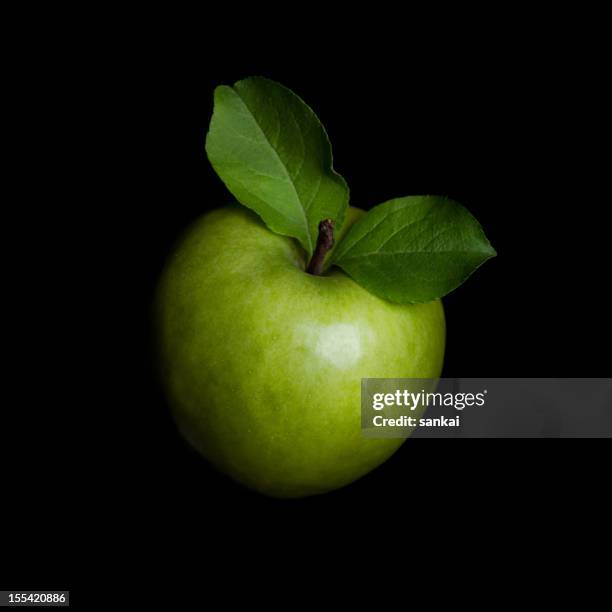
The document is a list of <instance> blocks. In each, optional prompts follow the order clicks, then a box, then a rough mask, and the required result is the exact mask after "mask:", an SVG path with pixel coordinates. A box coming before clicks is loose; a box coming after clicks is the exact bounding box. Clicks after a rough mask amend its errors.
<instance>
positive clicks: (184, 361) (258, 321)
mask: <svg viewBox="0 0 612 612" xmlns="http://www.w3.org/2000/svg"><path fill="white" fill-rule="evenodd" d="M360 214H363V211H360V210H359V209H355V208H351V209H349V212H348V215H347V220H346V222H345V224H344V227H343V228H342V232H341V234H340V235H339V237H341V235H342V234H344V233H345V232H346V231H347V229H348V228H349V226H350V225H351V224H352V223H354V221H355V220H356V218H357V217H358V216H359V215H360ZM304 257H305V256H304V254H303V251H302V249H301V247H300V246H299V245H298V244H297V242H296V241H294V240H293V239H290V238H287V237H284V236H280V235H277V234H275V233H273V232H271V231H270V230H268V229H267V228H266V227H265V226H264V224H263V222H262V221H261V220H260V219H259V218H258V217H257V216H256V215H255V214H253V213H252V212H251V211H249V210H247V209H245V208H243V207H240V206H234V205H232V206H228V207H225V208H221V209H217V210H215V211H212V212H210V213H207V214H205V215H204V216H203V217H201V218H200V219H199V220H198V221H196V223H195V224H194V225H193V226H192V227H191V229H190V230H188V232H187V233H186V235H185V236H184V238H183V239H182V241H181V242H180V244H179V245H178V247H177V249H176V250H175V252H174V253H173V255H172V256H171V257H170V258H169V261H168V263H167V265H166V268H165V270H164V272H163V274H162V278H161V281H160V284H159V288H158V293H157V297H156V325H157V332H158V341H159V350H160V361H161V364H160V365H161V375H162V382H163V385H164V387H165V391H166V394H167V398H168V401H169V404H170V406H171V408H172V411H173V415H174V418H175V420H176V422H177V425H178V427H179V430H180V431H181V433H182V434H183V436H184V437H185V438H186V439H187V440H188V441H189V442H190V443H191V445H192V446H193V447H195V448H196V449H197V450H198V451H199V452H200V453H201V454H202V455H203V456H204V457H206V458H207V459H208V460H209V461H210V462H211V463H212V464H213V465H215V466H216V467H217V468H218V469H219V470H221V471H222V472H224V473H226V474H228V475H229V476H230V477H232V478H233V479H234V480H236V481H238V482H240V483H242V484H244V485H246V486H247V487H249V488H251V489H255V490H257V491H259V492H261V493H264V494H267V495H270V496H274V497H283V498H289V497H303V496H307V495H315V494H319V493H324V492H326V491H330V490H333V489H336V488H339V487H342V486H344V485H346V484H348V483H350V482H352V481H354V480H356V479H357V478H360V477H361V476H363V475H364V474H367V473H368V472H369V471H371V470H372V469H374V468H375V467H376V466H378V465H380V464H381V463H383V462H384V461H385V460H386V459H387V458H388V457H390V456H391V455H392V454H393V453H394V452H395V451H396V450H397V449H398V448H399V447H400V446H401V444H402V443H403V442H404V440H403V439H397V438H394V439H372V438H365V437H364V436H363V435H362V433H361V409H360V395H361V378H362V377H363V378H365V377H378V378H437V377H439V375H440V372H441V369H442V361H443V357H444V343H445V321H444V311H443V308H442V303H441V302H440V301H439V300H436V301H433V302H429V303H427V304H414V305H398V304H392V303H390V302H387V301H384V300H382V299H380V298H378V297H376V296H374V295H372V294H370V293H368V292H367V291H366V290H365V289H363V288H361V287H360V286H359V285H357V284H356V283H355V282H354V281H353V280H351V279H350V278H349V277H348V276H347V275H346V274H345V273H344V272H342V271H341V270H339V269H337V268H332V269H331V271H329V272H327V273H325V274H324V275H322V276H313V275H311V274H308V273H306V272H305V271H304V270H305V267H306V263H307V262H306V261H305V259H304Z"/></svg>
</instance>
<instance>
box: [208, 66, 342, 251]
mask: <svg viewBox="0 0 612 612" xmlns="http://www.w3.org/2000/svg"><path fill="white" fill-rule="evenodd" d="M206 152H207V154H208V159H209V160H210V163H211V164H212V166H213V168H214V169H215V171H216V172H217V174H218V175H219V176H220V177H221V180H223V182H224V183H225V184H226V186H227V188H228V189H229V190H230V191H231V192H232V194H233V195H234V196H235V197H236V199H237V200H238V201H239V202H240V203H241V204H243V205H244V206H247V207H248V208H251V209H252V210H254V211H255V212H256V213H257V214H258V215H259V216H260V217H261V218H262V219H263V220H264V222H265V223H266V225H267V226H268V227H269V228H270V229H271V230H273V231H274V232H277V233H279V234H284V235H286V236H292V237H294V238H297V239H298V240H299V241H300V243H301V244H302V246H303V247H304V248H305V249H306V251H307V253H308V255H312V252H313V250H314V247H315V244H316V241H317V233H318V225H319V222H320V221H322V220H323V219H333V220H334V221H335V222H336V227H337V228H339V227H340V226H341V225H342V222H343V221H344V215H345V213H346V208H347V206H348V187H347V185H346V183H345V181H344V179H343V178H342V177H341V176H340V175H339V174H337V173H336V172H335V171H334V169H333V167H332V153H331V145H330V142H329V139H328V138H327V134H326V133H325V130H324V128H323V126H322V125H321V123H320V122H319V120H318V119H317V116H316V115H315V114H314V112H313V111H312V110H311V109H310V108H309V107H308V106H307V105H306V104H305V103H304V102H303V101H302V100H301V99H300V98H298V96H296V95H295V94H294V93H293V92H291V91H290V90H289V89H287V88H286V87H283V86H282V85H280V84H279V83H275V82H274V81H270V80H268V79H264V78H261V77H252V78H248V79H244V80H243V81H238V82H237V83H236V84H235V85H234V87H227V86H220V87H217V88H216V90H215V106H214V112H213V116H212V119H211V122H210V129H209V131H208V135H207V137H206Z"/></svg>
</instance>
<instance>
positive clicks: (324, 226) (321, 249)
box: [306, 219, 334, 276]
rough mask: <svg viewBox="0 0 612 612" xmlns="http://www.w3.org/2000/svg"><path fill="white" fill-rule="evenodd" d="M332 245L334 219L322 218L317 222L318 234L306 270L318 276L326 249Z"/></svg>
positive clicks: (321, 269)
mask: <svg viewBox="0 0 612 612" xmlns="http://www.w3.org/2000/svg"><path fill="white" fill-rule="evenodd" d="M333 246H334V221H333V219H323V221H321V223H319V236H318V237H317V246H316V247H315V250H314V253H313V254H312V259H311V260H310V263H309V264H308V267H307V268H306V272H308V273H309V274H314V275H315V276H320V275H321V273H322V272H323V262H324V261H325V256H326V255H327V253H328V251H329V250H330V249H331V248H332V247H333Z"/></svg>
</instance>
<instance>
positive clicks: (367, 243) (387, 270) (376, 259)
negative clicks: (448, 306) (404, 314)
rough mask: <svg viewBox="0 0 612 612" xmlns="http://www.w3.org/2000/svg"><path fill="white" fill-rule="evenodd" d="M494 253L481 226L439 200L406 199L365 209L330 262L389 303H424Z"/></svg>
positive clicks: (449, 288) (460, 208)
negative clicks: (368, 210) (368, 209)
mask: <svg viewBox="0 0 612 612" xmlns="http://www.w3.org/2000/svg"><path fill="white" fill-rule="evenodd" d="M495 255H496V253H495V250H494V249H493V247H492V246H491V245H490V243H489V241H488V240H487V238H486V236H485V235H484V232H483V231H482V228H481V227H480V224H479V223H478V221H476V219H475V218H474V217H473V216H472V215H471V214H470V213H469V212H468V211H467V210H466V209H465V208H463V206H461V204H459V203H457V202H454V201H453V200H449V199H448V198H444V197H441V196H410V197H406V198H398V199H395V200H390V201H388V202H385V203H384V204H380V205H378V206H376V207H375V208H373V209H372V210H370V212H368V213H367V214H366V215H364V216H363V217H362V218H361V219H359V221H357V222H356V223H355V225H353V227H351V229H350V231H349V232H348V234H347V235H346V237H345V238H344V239H343V240H342V242H340V244H338V246H337V247H336V250H335V252H334V253H333V257H332V261H331V263H332V264H335V265H337V266H339V267H341V268H342V269H343V270H344V271H345V272H347V273H348V274H349V275H350V276H351V277H352V278H353V279H354V280H355V281H356V282H357V283H359V284H360V285H361V286H362V287H364V288H365V289H367V290H368V291H370V292H371V293H374V294H375V295H377V296H379V297H381V298H384V299H386V300H389V301H392V302H399V303H406V302H428V301H430V300H433V299H436V298H439V297H442V296H443V295H446V294H447V293H449V292H450V291H452V290H453V289H455V288H457V287H458V286H459V285H460V284H461V283H463V281H465V279H466V278H467V277H468V276H469V275H470V274H471V273H472V272H473V271H474V270H475V269H476V268H478V266H480V265H481V264H482V263H484V262H485V261H486V260H487V259H489V258H490V257H494V256H495Z"/></svg>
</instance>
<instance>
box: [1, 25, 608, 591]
mask: <svg viewBox="0 0 612 612" xmlns="http://www.w3.org/2000/svg"><path fill="white" fill-rule="evenodd" d="M493 39H494V36H492V38H491V40H488V41H487V44H486V45H485V46H484V47H483V46H480V47H477V48H476V49H474V50H472V52H465V50H464V52H462V53H459V52H458V47H457V46H455V45H453V44H450V45H448V46H447V47H446V48H445V49H444V51H443V52H441V51H440V50H438V51H440V52H438V53H436V52H434V48H435V45H428V46H420V45H418V44H414V43H413V44H406V45H404V44H402V41H397V40H396V41H395V44H394V45H392V46H389V41H386V43H385V45H386V46H384V47H381V46H380V43H379V42H378V40H376V41H375V40H373V39H365V40H362V41H360V44H359V45H358V46H357V47H348V48H343V49H338V50H337V52H336V53H335V54H334V56H333V58H331V59H330V58H326V57H327V55H328V53H327V52H325V53H321V56H313V55H309V56H308V57H302V56H301V54H299V53H297V51H294V52H293V53H291V54H289V56H288V57H282V54H278V53H274V52H272V53H270V54H269V55H268V56H266V57H265V58H263V57H259V55H258V54H257V53H256V49H255V46H253V45H250V46H249V45H247V46H246V47H241V49H242V51H240V49H235V53H233V54H232V53H229V52H227V50H225V52H224V53H219V52H217V53H215V52H214V50H213V49H212V47H211V48H207V49H206V50H204V51H202V50H200V51H198V49H197V45H194V46H193V47H192V46H183V45H182V44H181V42H180V40H179V39H176V40H175V39H172V40H171V41H170V40H166V39H164V37H163V36H162V37H161V38H160V39H159V40H156V44H153V45H151V46H146V45H145V46H143V47H141V46H136V47H137V48H136V49H132V50H131V51H132V53H131V54H129V55H126V57H125V60H124V62H123V65H122V66H121V68H122V70H121V71H117V73H116V75H114V78H111V81H110V82H111V83H113V85H114V86H115V87H114V88H113V89H111V90H105V91H103V88H94V92H97V95H98V96H99V100H98V101H99V102H102V104H101V107H99V108H101V109H102V110H101V111H100V110H98V111H95V112H94V111H91V112H90V113H89V114H88V115H87V117H86V118H85V119H86V122H85V123H84V125H86V126H87V127H86V129H85V138H86V139H87V140H90V141H96V140H97V139H100V140H104V139H107V140H111V141H112V142H111V143H110V145H111V146H110V147H109V151H112V154H107V155H105V156H104V161H103V162H100V166H99V167H97V168H95V169H94V168H91V167H90V168H89V170H95V171H96V178H95V179H89V178H88V179H87V180H86V181H84V182H83V183H78V189H77V192H78V193H77V194H76V195H77V199H76V201H75V203H74V205H66V206H64V207H63V208H62V210H61V213H62V214H61V215H60V216H59V217H55V218H53V219H51V215H49V213H46V214H45V216H44V217H43V219H44V222H45V225H46V227H45V228H43V227H41V222H40V221H39V224H38V226H36V236H37V238H38V236H39V235H40V236H44V237H45V239H44V240H42V241H39V245H40V251H42V252H43V253H44V255H45V257H47V258H48V262H47V264H46V265H45V266H43V267H42V269H41V270H40V272H39V273H38V274H37V276H36V278H37V279H38V280H37V282H38V288H39V290H38V291H37V295H38V299H37V301H36V303H35V306H33V307H31V310H28V311H27V313H26V314H27V317H28V320H29V321H30V322H31V324H32V325H34V324H35V323H36V321H37V320H39V319H40V313H41V311H44V312H45V313H46V318H51V319H52V320H53V321H55V323H54V324H53V325H52V328H53V329H52V333H51V335H50V338H49V341H48V342H45V347H44V348H43V349H41V355H42V357H40V358H38V359H37V360H35V362H34V363H33V364H31V367H32V368H36V371H37V372H38V371H40V372H41V374H40V377H39V384H37V385H32V384H31V383H29V380H30V379H29V377H28V376H27V375H26V376H25V377H24V381H25V380H27V381H28V383H23V384H22V385H21V398H22V401H21V402H20V404H19V406H21V407H22V411H21V413H20V414H19V415H17V414H15V415H13V416H14V417H15V418H14V423H13V422H11V429H10V430H9V429H5V431H8V432H9V434H8V436H6V437H7V438H10V439H9V440H7V444H5V447H4V448H5V449H6V450H7V464H6V465H9V463H8V461H10V465H12V466H13V468H12V470H11V472H10V477H9V479H8V483H9V488H11V490H13V491H20V494H19V496H13V499H12V501H11V503H10V507H9V509H8V511H7V514H6V524H7V525H8V526H9V529H8V531H9V532H10V535H9V538H10V545H11V547H12V549H13V550H14V551H15V561H14V564H13V569H14V570H15V571H16V575H17V576H22V577H24V578H23V579H25V580H30V579H33V578H31V577H36V579H37V580H38V582H37V583H36V584H38V585H40V584H41V583H40V581H41V580H42V581H45V580H46V581H47V583H49V582H51V583H52V584H53V585H55V586H56V587H58V586H60V585H65V586H70V587H71V588H73V589H77V590H78V588H79V586H84V585H85V584H90V583H96V582H97V580H99V578H97V577H96V576H99V572H100V571H105V570H108V571H109V572H111V573H112V575H113V576H114V577H115V578H117V577H118V576H123V577H124V578H126V576H128V575H130V572H135V571H136V569H138V570H141V569H142V568H143V567H144V568H147V569H149V568H150V566H153V568H155V565H156V563H157V559H158V555H160V551H164V553H163V554H162V555H161V556H163V558H164V560H165V562H168V561H170V562H174V561H175V560H177V559H180V558H181V557H182V555H183V553H184V551H191V553H192V554H194V555H195V556H198V555H201V556H202V557H205V558H206V557H209V558H215V559H216V560H217V562H218V564H219V565H221V566H222V567H228V566H230V567H231V566H232V565H234V564H236V563H237V562H238V561H237V560H239V563H240V564H242V565H248V566H252V565H253V564H257V563H258V551H261V550H262V549H266V550H268V552H270V551H271V552H272V554H273V555H274V556H276V558H277V560H279V559H280V560H283V559H288V558H293V555H296V554H297V555H298V556H302V555H304V556H305V555H306V554H307V553H314V554H316V555H317V556H318V558H319V563H324V564H330V565H332V566H333V563H334V558H335V555H336V554H337V553H338V550H340V549H343V548H345V547H346V546H347V543H350V544H351V545H353V546H355V545H356V546H359V542H360V541H362V538H363V537H364V535H365V534H367V533H371V529H372V528H373V527H372V526H373V525H377V526H379V527H380V528H381V529H383V531H384V530H389V532H390V534H391V536H392V537H394V538H395V537H399V536H400V534H401V536H402V537H411V538H414V537H415V536H416V532H418V531H419V530H421V529H422V530H425V531H426V532H428V533H432V534H436V535H437V536H442V535H443V534H444V533H448V532H450V533H453V534H454V535H453V536H452V537H453V538H458V537H463V538H465V539H468V540H469V538H470V537H471V533H473V531H472V528H471V527H469V526H467V524H468V523H469V521H471V520H472V519H476V520H482V521H483V522H484V521H485V519H491V517H492V516H493V517H500V523H498V524H497V526H495V527H492V529H493V531H494V533H496V534H497V535H496V537H498V538H503V539H505V538H508V539H511V538H512V534H513V533H514V532H515V530H516V529H517V527H516V525H515V523H514V519H513V518H508V517H517V516H518V517H523V518H524V517H525V515H526V514H529V516H530V520H531V521H533V522H534V523H537V524H538V525H539V526H540V529H541V534H545V533H547V531H548V529H549V528H550V524H549V520H550V516H551V513H554V511H555V509H557V508H565V507H567V505H568V504H570V503H572V502H574V501H575V500H576V499H580V500H582V501H583V502H584V503H585V504H586V506H587V507H589V508H593V512H596V511H597V510H596V508H597V507H598V506H597V504H596V503H595V500H597V499H598V498H599V497H600V496H601V495H602V491H603V489H604V488H605V487H604V482H605V474H604V473H603V472H604V467H605V466H606V465H607V463H608V461H607V458H608V455H607V454H606V455H604V450H603V448H602V447H601V445H600V441H596V440H594V441H575V442H569V441H563V442H554V441H550V440H548V441H517V440H514V441H507V440H473V441H461V442H457V441H451V440H445V441H432V440H418V441H414V442H411V441H408V442H407V443H406V444H405V445H404V446H403V447H402V448H401V449H400V451H399V452H398V453H396V455H395V456H394V457H392V458H391V459H390V460H389V461H388V462H387V463H385V464H384V465H383V466H381V467H380V468H379V469H377V470H375V471H374V472H373V473H371V474H369V475H368V476H366V477H364V478H363V479H361V480H360V481H358V482H356V483H354V484H352V485H350V486H349V487H346V488H345V489H342V490H340V491H336V492H333V493H330V494H327V495H324V496H320V497H315V498H310V499H304V500H292V501H278V500H273V499H268V498H265V497H262V496H259V495H257V494H255V493H251V492H249V491H247V490H245V489H243V488H241V487H239V486H237V485H235V484H233V483H232V482H230V481H228V480H227V479H226V478H225V477H223V476H221V475H218V474H216V473H215V472H214V471H212V470H211V469H210V468H209V467H208V466H207V465H206V463H205V462H204V461H203V460H202V459H201V458H199V457H198V456H197V455H196V454H195V453H194V452H192V451H191V450H190V449H189V448H188V447H187V445H186V444H185V443H184V442H183V441H182V440H181V439H180V437H179V436H178V434H177V432H176V430H175V428H174V425H173V423H172V420H171V418H170V416H169V411H168V408H167V406H166V404H165V401H164V398H163V395H162V394H161V392H160V389H159V386H158V383H157V379H156V376H155V369H154V358H153V355H152V351H151V325H150V318H149V309H150V305H151V300H152V296H153V291H154V288H155V283H156V280H157V278H158V276H159V273H160V270H161V267H162V265H163V262H164V259H165V257H166V256H167V254H168V252H169V250H170V249H171V248H172V245H173V244H174V243H175V241H176V239H177V238H178V237H179V235H180V233H181V232H182V231H183V230H184V229H185V228H186V227H187V226H188V225H189V223H191V222H192V221H193V220H195V219H196V218H197V217H198V216H199V215H201V214H202V213H203V212H204V211H206V210H208V209H209V208H213V207H216V206H219V205H222V204H223V203H225V202H226V201H228V199H229V198H230V196H229V194H228V193H227V191H226V189H225V187H224V186H223V184H222V183H221V181H220V180H219V179H218V178H217V177H216V175H215V174H214V172H213V170H212V168H211V167H210V165H209V164H208V162H207V160H206V156H205V153H204V147H203V142H204V137H205V133H206V129H207V124H208V121H209V119H210V115H211V112H212V92H213V89H214V87H215V86H216V85H218V84H232V83H233V82H235V81H236V80H238V79H240V78H243V77H245V76H250V75H256V74H259V75H263V76H267V77H269V78H272V79H275V80H278V81H280V82H282V83H283V84H285V85H286V86H288V87H290V88H291V89H292V90H293V91H295V92H296V93H297V94H299V95H300V96H301V97H302V98H303V99H304V100H305V101H306V102H307V103H308V104H309V105H310V106H311V107H312V108H313V109H314V110H315V112H316V113H317V114H318V116H319V118H320V119H321V121H322V122H323V124H324V125H325V127H326V129H327V131H328V133H329V135H330V139H331V141H332V146H333V151H334V160H335V168H336V169H337V171H338V172H340V173H341V174H342V175H343V176H344V177H345V179H346V180H347V182H348V184H349V186H350V188H351V203H352V204H353V205H356V206H359V207H362V208H365V209H368V208H370V207H371V206H374V205H375V204H377V203H380V202H383V201H385V200H387V199H390V198H392V197H397V196H402V195H413V194H423V193H428V194H444V195H448V196H450V197H451V198H453V199H456V200H458V201H459V202H461V203H463V204H464V205H465V206H466V207H467V208H468V209H469V210H470V211H471V212H472V213H473V214H474V215H475V216H476V218H477V219H479V221H480V222H481V224H482V225H483V227H484V229H485V231H486V233H487V235H488V237H489V239H490V240H491V242H492V244H493V246H494V247H495V248H496V250H497V252H498V256H497V257H496V258H495V259H493V260H491V261H489V262H487V263H486V264H485V265H484V266H483V267H482V268H481V269H479V270H478V271H477V272H476V273H475V274H474V276H473V277H472V278H470V279H469V280H468V281H467V282H466V283H465V285H463V286H462V287H461V288H459V289H458V290H457V291H456V292H454V293H452V294H451V295H449V296H448V297H447V298H445V300H444V303H445V309H446V317H447V325H448V337H447V342H448V344H447V346H448V348H447V353H446V359H445V365H444V371H443V375H444V376H448V377H455V376H463V377H468V376H472V377H488V376H496V377H515V376H516V377H544V376H553V377H555V376H560V377H590V376H608V375H609V366H610V359H609V352H608V346H609V341H610V329H609V323H608V310H609V307H608V304H607V298H606V297H605V292H606V291H607V287H608V286H609V278H608V277H609V273H608V264H609V259H610V258H609V239H608V234H609V232H608V229H607V228H608V226H607V225H606V223H605V222H604V216H605V212H606V209H607V208H608V206H609V204H608V202H609V194H608V192H607V191H606V188H607V176H606V175H605V172H606V169H605V167H604V159H603V156H601V155H600V153H599V147H600V146H602V144H603V143H605V142H607V136H605V135H604V133H603V131H602V130H603V126H602V123H601V117H602V109H603V99H602V90H603V82H602V78H603V77H602V74H601V73H600V72H599V69H598V66H597V64H596V63H594V62H592V61H586V59H585V57H590V56H589V54H588V50H587V53H586V55H581V56H577V55H576V53H575V49H574V48H573V47H572V46H571V45H568V44H567V42H566V41H563V40H559V41H556V42H555V43H554V45H553V46H551V44H549V43H547V44H542V46H541V47H540V46H538V45H537V44H536V43H535V42H534V41H531V45H530V46H529V47H528V49H527V50H525V49H524V48H523V45H519V44H517V43H516V41H514V42H512V41H511V40H508V41H504V43H503V44H500V45H499V46H494V41H493ZM458 42H459V41H456V44H458ZM506 43H507V44H506ZM313 44H314V43H313ZM375 47H376V48H377V49H376V50H377V53H373V50H374V48H375ZM238 51H240V52H238ZM102 65H103V66H104V64H102ZM102 72H105V70H102ZM105 76H108V75H105ZM111 112H112V119H110V120H109V117H110V116H111V115H110V113H111ZM89 159H91V158H87V159H86V165H87V160H89ZM89 165H90V166H93V165H94V162H93V161H90V163H89ZM87 176H88V175H87V174H84V175H83V176H82V177H81V178H83V177H87ZM79 201H80V202H87V206H86V207H83V206H80V205H79ZM32 206H34V205H32ZM38 206H41V205H40V204H39V205H38ZM53 222H54V225H48V224H49V223H53ZM51 227H52V228H53V231H54V232H57V233H54V239H53V240H51V239H49V236H48V233H49V231H50V228H51ZM56 228H57V229H56ZM60 229H61V232H62V233H61V236H62V237H63V236H66V237H67V238H66V240H64V238H62V239H61V240H57V239H56V238H55V237H56V236H59V235H60V233H59V232H60ZM68 238H70V239H71V241H70V242H69V241H68ZM87 243H91V244H89V246H92V245H95V246H94V248H93V249H92V250H93V251H94V253H93V255H92V257H91V258H87V259H85V258H81V257H80V256H79V255H77V254H76V253H81V252H85V250H83V251H81V250H80V249H81V247H83V246H84V245H87ZM75 248H77V249H79V250H78V251H76V252H75ZM43 253H39V252H38V251H37V255H36V257H37V258H38V257H39V256H41V255H42V254H43ZM50 262H53V265H52V264H51V263H50ZM91 281H93V282H91ZM24 284H26V283H24ZM86 285H87V288H85V287H86ZM90 285H93V286H91V287H90ZM56 317H57V318H56ZM32 321H33V322H34V323H32ZM42 327H48V324H43V325H42ZM33 335H35V334H33ZM23 353H24V357H23V359H26V358H27V357H28V350H27V349H24V350H23ZM30 359H31V358H30ZM28 363H30V362H28ZM26 434H27V435H26ZM569 444H573V445H574V446H573V447H571V448H568V445H569ZM587 445H588V446H587ZM24 482H27V483H28V488H27V489H25V490H24V489H23V487H22V484H23V483H24ZM58 482H60V483H63V486H62V487H60V488H59V489H58V486H57V483H58ZM41 496H42V499H41ZM502 513H503V516H504V518H501V516H502ZM477 517H478V518H477ZM493 523H495V520H494V521H493ZM408 526H409V527H410V529H408ZM481 526H482V525H481ZM404 530H406V531H404ZM460 533H462V536H460V535H458V534H460ZM378 537H381V538H384V539H386V540H388V538H389V537H390V536H389V535H384V536H383V535H379V536H378ZM432 537H433V536H432ZM369 539H370V540H372V539H375V537H374V538H373V537H372V536H371V535H370V536H369ZM41 541H45V542H49V543H50V544H49V547H48V548H47V549H43V550H41V547H40V542H41ZM19 542H23V543H24V544H26V546H25V548H20V547H19ZM33 549H34V550H37V551H38V552H37V553H36V554H35V555H33V554H32V553H31V552H28V550H29V551H31V550H33ZM168 551H169V552H168ZM321 571H323V570H321ZM21 584H23V585H24V586H25V584H24V583H21ZM32 586H34V585H32Z"/></svg>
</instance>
